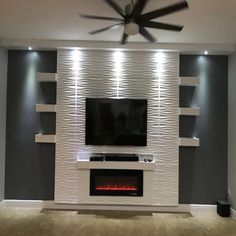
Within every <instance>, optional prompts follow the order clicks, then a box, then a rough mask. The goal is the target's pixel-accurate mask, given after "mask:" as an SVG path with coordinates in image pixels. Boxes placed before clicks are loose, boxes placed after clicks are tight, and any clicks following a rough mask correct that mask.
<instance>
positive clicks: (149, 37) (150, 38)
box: [139, 27, 157, 43]
mask: <svg viewBox="0 0 236 236" xmlns="http://www.w3.org/2000/svg"><path fill="white" fill-rule="evenodd" d="M139 33H140V34H141V35H142V36H143V37H144V38H145V39H147V40H148V41H150V42H151V43H154V42H156V41H157V40H156V39H155V38H154V37H153V36H152V35H151V34H150V33H149V32H148V31H147V30H146V29H145V28H144V27H139Z"/></svg>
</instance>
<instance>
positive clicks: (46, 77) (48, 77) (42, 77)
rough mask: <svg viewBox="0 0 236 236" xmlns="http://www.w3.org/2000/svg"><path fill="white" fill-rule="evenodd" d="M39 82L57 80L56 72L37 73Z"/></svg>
mask: <svg viewBox="0 0 236 236" xmlns="http://www.w3.org/2000/svg"><path fill="white" fill-rule="evenodd" d="M36 77H37V81H38V82H57V74H56V73H37V75H36Z"/></svg>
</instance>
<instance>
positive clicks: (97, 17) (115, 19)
mask: <svg viewBox="0 0 236 236" xmlns="http://www.w3.org/2000/svg"><path fill="white" fill-rule="evenodd" d="M78 16H79V17H82V18H87V19H95V20H110V21H117V22H123V21H124V20H123V19H120V18H115V17H106V16H92V15H85V14H78Z"/></svg>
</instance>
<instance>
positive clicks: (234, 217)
mask: <svg viewBox="0 0 236 236" xmlns="http://www.w3.org/2000/svg"><path fill="white" fill-rule="evenodd" d="M230 213H231V217H232V218H233V219H235V220H236V211H235V210H234V209H233V208H230Z"/></svg>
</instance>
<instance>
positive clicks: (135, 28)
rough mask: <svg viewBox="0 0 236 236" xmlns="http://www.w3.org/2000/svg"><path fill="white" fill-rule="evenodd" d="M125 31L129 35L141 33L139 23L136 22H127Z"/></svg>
mask: <svg viewBox="0 0 236 236" xmlns="http://www.w3.org/2000/svg"><path fill="white" fill-rule="evenodd" d="M124 32H125V34H127V35H136V34H138V33H139V25H138V24H136V23H134V22H130V23H127V24H125V27H124Z"/></svg>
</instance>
